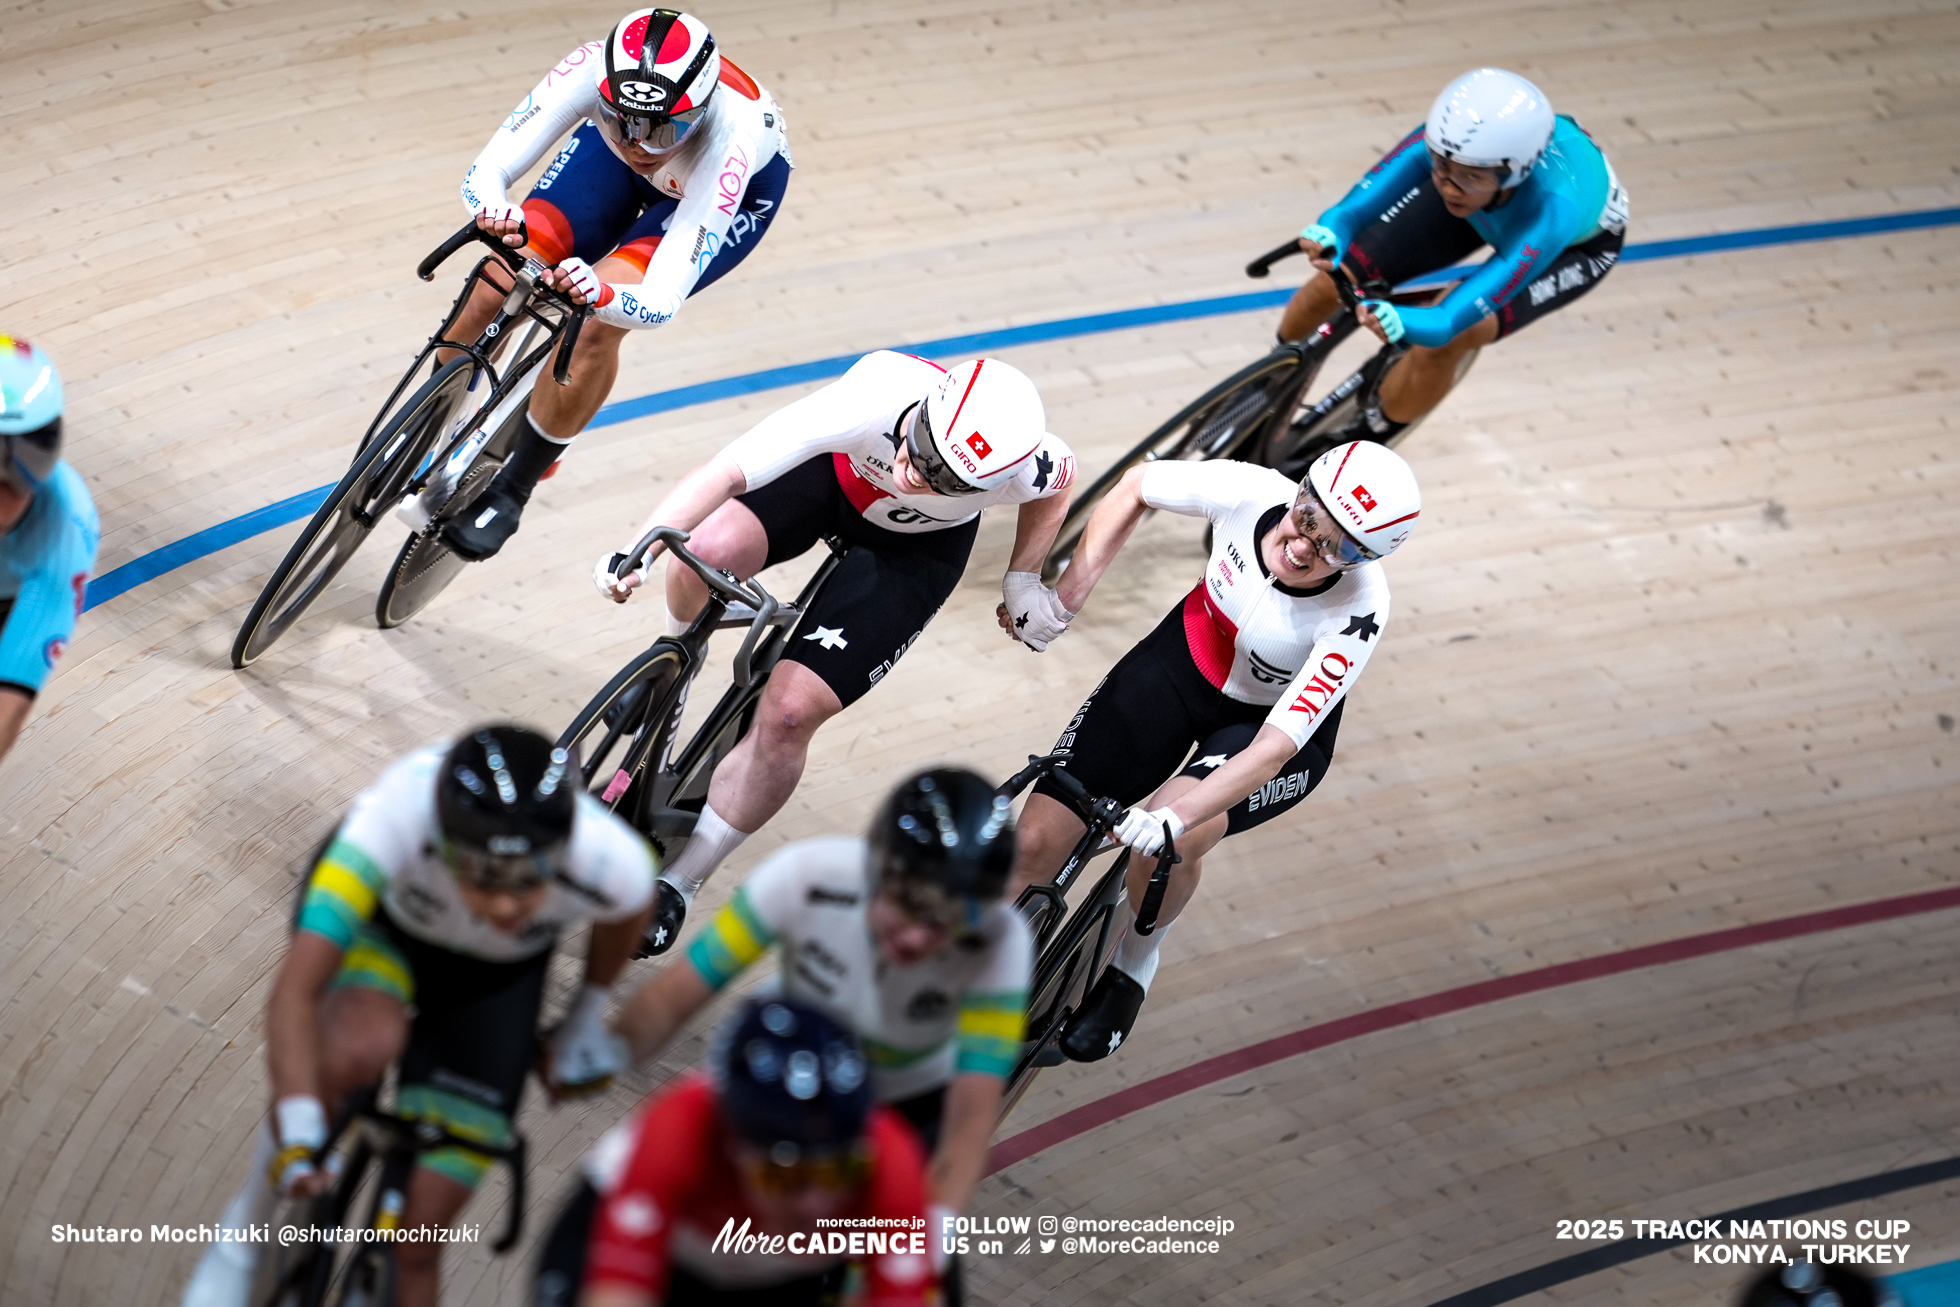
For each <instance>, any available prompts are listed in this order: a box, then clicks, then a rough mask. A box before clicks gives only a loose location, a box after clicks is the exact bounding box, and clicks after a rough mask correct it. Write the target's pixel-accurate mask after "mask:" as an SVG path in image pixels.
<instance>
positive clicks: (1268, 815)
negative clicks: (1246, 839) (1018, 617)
mask: <svg viewBox="0 0 1960 1307" xmlns="http://www.w3.org/2000/svg"><path fill="white" fill-rule="evenodd" d="M1421 506H1422V505H1421V496H1420V493H1419V491H1418V490H1417V488H1416V479H1415V475H1414V473H1412V472H1411V471H1410V470H1409V465H1408V464H1407V463H1405V462H1403V461H1402V456H1401V455H1399V454H1397V453H1396V452H1395V451H1394V450H1392V449H1388V448H1386V447H1384V446H1382V445H1379V444H1374V443H1372V442H1368V441H1354V442H1351V443H1349V444H1345V445H1340V446H1337V447H1336V448H1334V449H1332V450H1329V451H1328V452H1327V453H1325V454H1323V455H1322V456H1321V457H1320V458H1318V459H1316V460H1315V461H1314V464H1313V466H1312V467H1311V468H1309V469H1308V471H1307V475H1306V476H1305V477H1304V478H1302V479H1301V481H1300V483H1299V484H1298V485H1297V486H1296V485H1295V484H1294V483H1293V482H1292V481H1291V480H1290V479H1288V478H1287V477H1285V476H1282V475H1281V474H1280V473H1278V472H1275V471H1273V470H1272V469H1270V468H1262V467H1255V466H1253V465H1252V464H1250V463H1237V462H1231V461H1227V460H1223V459H1221V460H1217V461H1214V462H1207V463H1186V462H1178V461H1172V460H1165V461H1161V462H1152V463H1146V464H1144V465H1143V466H1142V467H1137V468H1132V469H1131V470H1130V471H1129V472H1127V473H1125V474H1124V475H1123V479H1122V480H1121V481H1119V482H1117V484H1116V485H1115V487H1114V488H1113V489H1111V491H1110V492H1109V494H1108V496H1107V497H1105V498H1104V499H1103V501H1102V503H1101V504H1099V505H1097V507H1096V512H1095V515H1094V516H1093V517H1091V518H1090V519H1089V525H1088V529H1087V530H1086V531H1084V532H1083V536H1082V545H1081V547H1080V548H1079V549H1077V550H1076V553H1075V559H1074V561H1073V562H1072V563H1071V564H1070V565H1069V569H1068V571H1067V572H1065V573H1064V574H1063V575H1062V581H1061V586H1060V587H1059V588H1060V590H1061V598H1062V602H1064V603H1065V604H1067V605H1068V606H1069V607H1070V608H1071V609H1079V608H1080V607H1081V606H1082V604H1083V603H1084V602H1086V601H1087V599H1088V597H1089V592H1090V590H1091V589H1093V588H1094V586H1095V584H1096V582H1097V581H1098V580H1100V579H1101V578H1102V575H1103V572H1104V571H1105V570H1107V569H1108V567H1109V565H1110V563H1111V561H1112V560H1113V559H1114V558H1115V557H1116V553H1117V551H1118V550H1119V549H1120V548H1122V545H1123V542H1124V541H1125V540H1127V539H1128V538H1129V536H1130V533H1131V532H1132V531H1134V530H1135V529H1136V525H1137V523H1138V522H1140V521H1142V520H1143V518H1144V515H1145V513H1146V512H1147V511H1148V510H1150V509H1163V510H1165V511H1168V512H1172V513H1183V514H1186V515H1188V516H1192V517H1203V518H1207V519H1209V521H1210V523H1211V529H1212V544H1211V557H1210V559H1209V560H1208V561H1207V562H1206V564H1205V570H1204V574H1203V575H1202V576H1201V577H1199V579H1198V584H1197V585H1195V586H1193V587H1192V589H1191V592H1190V593H1189V594H1188V595H1186V596H1185V597H1184V599H1183V601H1182V602H1180V603H1179V604H1178V605H1177V606H1176V607H1174V608H1172V609H1171V610H1170V612H1168V613H1166V614H1165V615H1164V620H1163V621H1161V622H1159V623H1158V624H1157V629H1156V630H1154V631H1152V632H1151V633H1150V634H1149V635H1147V636H1145V637H1144V638H1143V639H1142V640H1140V641H1138V642H1137V644H1136V646H1135V647H1134V648H1132V649H1131V650H1130V651H1129V652H1128V653H1126V654H1124V655H1123V657H1122V658H1121V659H1120V660H1119V661H1118V662H1117V664H1116V666H1114V667H1112V668H1111V669H1110V671H1109V675H1107V676H1105V677H1104V678H1103V679H1102V682H1101V684H1099V685H1098V686H1096V688H1095V689H1094V690H1092V691H1091V692H1090V694H1089V698H1088V700H1087V701H1086V702H1085V703H1084V704H1083V705H1082V707H1081V709H1080V710H1078V711H1077V713H1076V714H1075V718H1074V720H1072V721H1071V722H1069V724H1068V725H1067V726H1066V727H1065V728H1064V729H1063V732H1062V735H1061V738H1060V739H1058V740H1057V741H1056V742H1055V752H1057V753H1061V754H1065V755H1067V761H1066V763H1065V764H1064V766H1066V767H1067V769H1068V771H1069V774H1070V775H1071V776H1073V777H1074V778H1075V779H1076V780H1078V781H1080V782H1082V784H1083V786H1084V787H1085V788H1086V789H1087V790H1088V791H1089V793H1091V794H1098V795H1106V796H1108V797H1110V798H1113V799H1116V800H1117V801H1119V802H1121V803H1126V804H1136V805H1138V806H1136V807H1132V808H1131V809H1130V810H1129V812H1128V814H1127V815H1126V816H1125V817H1124V819H1123V821H1122V823H1121V824H1120V825H1119V826H1118V827H1117V828H1116V830H1115V832H1114V834H1115V837H1116V838H1117V839H1118V840H1120V841H1121V842H1123V843H1124V844H1127V845H1129V846H1130V847H1131V848H1132V849H1133V850H1135V851H1136V852H1137V853H1138V854H1140V855H1143V856H1141V857H1137V858H1134V859H1132V865H1131V869H1130V880H1129V885H1128V890H1129V902H1130V904H1131V905H1132V908H1131V916H1130V919H1129V926H1130V929H1129V931H1128V933H1127V934H1126V935H1125V936H1124V938H1123V940H1122V942H1121V943H1120V944H1118V945H1117V948H1116V952H1115V956H1114V960H1113V961H1112V963H1111V965H1110V966H1109V967H1108V969H1106V970H1105V971H1104V972H1103V974H1102V975H1101V977H1099V978H1098V979H1097V981H1096V983H1095V985H1094V987H1093V988H1091V989H1090V991H1089V993H1088V995H1087V997H1086V998H1085V999H1084V1000H1083V1004H1082V1007H1081V1009H1080V1010H1078V1011H1077V1012H1076V1013H1075V1014H1074V1016H1072V1017H1071V1018H1070V1020H1069V1023H1068V1025H1067V1026H1066V1027H1065V1028H1064V1030H1063V1033H1062V1040H1061V1047H1062V1051H1063V1052H1064V1053H1065V1054H1067V1055H1068V1056H1069V1057H1071V1058H1073V1059H1075V1060H1076V1061H1078V1062H1093V1061H1096V1060H1097V1059H1100V1058H1104V1057H1108V1056H1109V1055H1110V1054H1111V1053H1114V1052H1115V1051H1116V1050H1117V1048H1118V1047H1119V1046H1120V1045H1121V1044H1122V1043H1123V1041H1124V1040H1125V1039H1127V1038H1128V1037H1129V1034H1130V1030H1131V1029H1132V1027H1133V1026H1134V1025H1135V1024H1136V1019H1137V1013H1138V1012H1139V1011H1140V1010H1141V1009H1142V1007H1143V1000H1144V995H1145V994H1146V993H1147V992H1148V991H1149V988H1150V982H1151V980H1152V978H1153V977H1154V976H1155V975H1156V972H1157V950H1158V946H1159V944H1160V943H1161V942H1162V940H1163V938H1164V931H1165V929H1167V928H1168V926H1169V924H1170V923H1171V922H1172V921H1174V920H1176V918H1177V914H1178V913H1179V911H1181V910H1182V909H1183V907H1184V905H1185V904H1186V903H1187V902H1189V901H1190V898H1191V895H1192V894H1193V893H1194V892H1195V891H1196V890H1197V887H1198V876H1199V873H1200V871H1201V869H1202V866H1203V861H1204V857H1205V855H1206V854H1207V853H1208V852H1210V850H1211V849H1212V847H1213V846H1214V845H1216V844H1217V843H1218V842H1219V841H1220V840H1222V839H1224V838H1225V837H1226V836H1228V835H1236V834H1238V833H1239V832H1241V831H1245V830H1250V829H1251V828H1252V827H1254V826H1258V825H1260V824H1262V823H1264V822H1267V821H1270V820H1272V819H1273V818H1274V817H1277V816H1279V815H1281V814H1282V813H1285V812H1288V811H1290V810H1291V809H1292V808H1294V807H1296V806H1298V805H1299V803H1300V802H1301V801H1302V800H1304V799H1305V798H1306V797H1307V795H1308V794H1309V793H1311V792H1312V791H1313V789H1314V787H1315V786H1317V785H1319V784H1320V782H1321V781H1322V780H1324V779H1326V776H1327V769H1328V766H1329V764H1330V763H1331V762H1332V760H1333V756H1334V737H1335V734H1336V733H1337V732H1338V731H1339V730H1340V725H1341V714H1342V711H1343V709H1345V708H1346V706H1347V696H1348V695H1349V694H1350V693H1351V692H1352V691H1353V689H1354V683H1355V682H1356V681H1357V680H1358V679H1360V676H1361V670H1362V668H1363V667H1365V666H1366V665H1367V662H1368V658H1369V655H1371V654H1372V653H1373V652H1374V651H1375V648H1376V646H1377V645H1378V644H1379V643H1380V636H1381V632H1382V628H1383V627H1385V626H1387V625H1388V582H1387V580H1386V578H1384V577H1383V575H1382V567H1381V563H1380V562H1379V560H1380V559H1382V558H1385V557H1387V556H1388V554H1389V553H1391V552H1392V551H1394V550H1395V549H1396V548H1398V547H1399V546H1400V545H1401V544H1402V542H1403V541H1404V540H1406V539H1407V538H1408V536H1409V532H1410V531H1411V530H1413V529H1414V527H1415V522H1416V516H1417V514H1418V513H1419V512H1420V511H1421ZM1053 786H1054V782H1053V781H1051V780H1049V779H1047V778H1044V779H1042V780H1041V781H1039V782H1037V783H1036V785H1035V791H1034V793H1033V794H1030V795H1029V796H1028V801H1027V804H1026V806H1025V807H1023V808H1022V810H1021V825H1020V842H1019V848H1018V850H1017V857H1016V863H1017V865H1016V868H1015V881H1016V887H1017V888H1018V886H1021V885H1026V884H1031V883H1034V882H1035V881H1045V880H1049V879H1051V878H1052V877H1053V876H1054V874H1055V872H1056V871H1057V870H1059V869H1060V867H1061V865H1062V861H1063V859H1064V858H1065V857H1067V855H1068V851H1069V848H1070V847H1071V846H1072V845H1073V844H1074V843H1075V842H1076V841H1077V840H1079V839H1080V838H1081V837H1082V830H1083V826H1082V822H1081V820H1080V819H1079V818H1078V817H1077V816H1076V815H1075V813H1074V811H1073V810H1072V809H1070V808H1068V807H1067V806H1065V805H1064V803H1063V802H1062V801H1061V799H1059V798H1058V797H1055V796H1056V794H1057V793H1058V791H1055V790H1054V789H1053ZM1167 833H1168V835H1169V836H1170V838H1172V839H1173V840H1174V841H1175V842H1176V847H1177V852H1178V854H1179V856H1180V857H1181V858H1182V859H1183V861H1182V862H1181V863H1179V864H1178V865H1177V866H1175V867H1173V868H1172V869H1171V879H1170V885H1169V887H1168V889H1167V891H1166V893H1165V895H1164V900H1163V905H1162V909H1161V912H1160V914H1159V916H1158V926H1157V929H1156V931H1155V932H1154V933H1152V934H1149V935H1142V934H1139V933H1138V932H1137V930H1136V917H1135V915H1134V913H1135V905H1136V904H1138V903H1140V902H1142V897H1143V893H1144V885H1145V882H1146V880H1147V879H1148V876H1149V873H1150V869H1151V868H1150V862H1151V855H1154V854H1156V853H1157V852H1158V851H1159V850H1161V849H1162V848H1163V845H1164V840H1165V837H1166V834H1167Z"/></svg>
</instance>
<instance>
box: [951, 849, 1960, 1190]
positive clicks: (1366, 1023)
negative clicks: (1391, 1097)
mask: <svg viewBox="0 0 1960 1307" xmlns="http://www.w3.org/2000/svg"><path fill="white" fill-rule="evenodd" d="M1952 907H1960V887H1956V888H1953V889H1941V890H1933V891H1931V892H1929V893H1925V894H1908V895H1905V896H1904V897H1903V898H1896V899H1880V900H1879V901H1877V902H1876V903H1860V904H1855V905H1853V906H1851V907H1845V908H1831V909H1829V910H1827V911H1824V912H1808V913H1805V914H1804V915H1802V916H1798V917H1784V918H1782V919H1781V920H1778V921H1764V922H1759V923H1758V924H1756V925H1753V926H1736V927H1733V928H1731V929H1729V930H1717V931H1711V932H1710V933H1708V934H1706V935H1690V936H1689V937H1688V938H1686V939H1677V940H1670V941H1668V942H1667V943H1664V944H1648V945H1645V946H1643V947H1641V948H1630V949H1626V950H1624V951H1622V952H1619V953H1607V954H1604V955H1602V956H1600V957H1596V958H1581V959H1579V960H1578V961H1576V962H1561V963H1559V964H1558V965H1556V966H1550V967H1540V968H1539V969H1537V970H1536V971H1525V972H1521V973H1519V974H1518V975H1515V976H1500V977H1498V978H1497V979H1495V980H1482V981H1478V982H1477V983H1476V984H1474V985H1464V986H1462V987H1461V988H1458V989H1446V990H1444V991H1442V992H1441V993H1439V994H1428V995H1425V996H1423V997H1421V998H1413V999H1410V1000H1408V1001H1407V1002H1404V1003H1394V1004H1390V1005H1389V1006H1387V1007H1378V1008H1370V1009H1368V1010H1367V1011H1365V1012H1357V1013H1355V1014H1354V1015H1352V1016H1346V1017H1341V1018H1339V1019H1338V1020H1334V1021H1324V1022H1322V1023H1321V1024H1319V1025H1317V1026H1308V1027H1306V1028H1305V1029H1303V1030H1295V1031H1293V1032H1292V1033H1291V1034H1286V1035H1280V1036H1278V1037H1276V1038H1273V1039H1266V1040H1261V1041H1260V1042H1259V1043H1257V1044H1248V1045H1247V1046H1246V1047H1244V1048H1240V1049H1234V1050H1233V1051H1232V1052H1230V1053H1220V1054H1219V1055H1218V1056H1216V1057H1208V1058H1206V1059H1204V1060H1203V1061H1202V1062H1194V1063H1192V1064H1191V1065H1190V1066H1187V1067H1183V1068H1181V1069H1179V1070H1176V1071H1172V1072H1170V1073H1169V1074H1167V1075H1161V1076H1158V1077H1156V1078H1155V1079H1152V1080H1145V1081H1143V1082H1142V1083H1141V1084H1136V1085H1132V1086H1130V1087H1129V1088H1128V1089H1125V1090H1121V1091H1120V1092H1118V1093H1114V1094H1111V1095H1109V1096H1108V1097H1107V1098H1099V1099H1097V1100H1096V1101H1095V1102H1093V1103H1085V1104H1083V1105H1082V1106H1081V1107H1077V1108H1072V1109H1070V1110H1069V1111H1066V1112H1064V1113H1062V1114H1061V1115H1060V1116H1058V1117H1055V1118H1053V1119H1051V1120H1048V1121H1043V1122H1042V1123H1041V1124H1040V1125H1038V1126H1034V1127H1032V1128H1031V1129H1027V1130H1023V1131H1022V1132H1021V1133H1020V1134H1017V1135H1012V1136H1010V1137H1008V1138H1006V1139H1003V1140H1001V1141H1000V1142H999V1143H997V1144H995V1145H994V1148H993V1152H992V1153H991V1154H990V1155H989V1159H988V1160H989V1162H990V1163H991V1167H990V1169H989V1172H988V1173H989V1174H992V1173H993V1172H996V1171H1001V1170H1004V1169H1006V1168H1007V1167H1010V1166H1012V1165H1014V1163H1016V1162H1019V1161H1023V1160H1025V1159H1026V1158H1029V1157H1032V1156H1034V1155H1035V1154H1036V1153H1038V1152H1040V1151H1042V1150H1043V1149H1044V1148H1052V1147H1054V1146H1055V1145H1056V1144H1059V1143H1061V1142H1062V1141H1064V1140H1067V1139H1073V1138H1074V1137H1075V1136H1077V1135H1079V1134H1085V1133H1087V1132H1088V1131H1090V1130H1093V1129H1095V1128H1096V1127H1097V1126H1103V1125H1108V1124H1109V1123H1110V1122H1111V1121H1114V1120H1115V1119H1116V1118H1117V1117H1119V1116H1125V1115H1128V1114H1129V1113H1131V1112H1140V1111H1142V1110H1143V1109H1144V1108H1146V1107H1153V1106H1155V1105H1156V1104H1158V1103H1161V1102H1163V1101H1164V1100H1165V1099H1167V1098H1173V1097H1175V1096H1177V1095H1178V1094H1184V1093H1189V1092H1190V1091H1191V1090H1193V1089H1202V1088H1203V1087H1204V1086H1206V1085H1210V1084H1216V1083H1217V1082H1218V1081H1220V1080H1224V1079H1226V1078H1227V1077H1229V1076H1235V1075H1238V1074H1240V1073H1241V1072H1244V1071H1255V1070H1257V1069H1258V1068H1260V1067H1262V1066H1269V1065H1271V1064H1272V1063H1274V1062H1278V1061H1280V1060H1281V1059H1283V1058H1289V1057H1297V1056H1298V1055H1299V1054H1301V1053H1311V1052H1312V1051H1314V1050H1315V1049H1317V1048H1327V1047H1330V1046H1331V1045H1334V1044H1340V1043H1345V1042H1346V1041H1348V1040H1350V1039H1357V1038H1359V1037H1360V1036H1362V1035H1372V1034H1374V1033H1375V1032H1376V1031H1379V1030H1392V1029H1394V1028H1395V1027H1397V1026H1406V1025H1412V1024H1414V1023H1415V1022H1417V1021H1420V1020H1422V1019H1423V1018H1425V1017H1437V1016H1442V1015H1443V1014H1445V1013H1448V1012H1461V1011H1463V1010H1464V1009H1466V1008H1473V1007H1481V1006H1483V1005H1484V1004H1486V1003H1496V1002H1499V1001H1501V1000H1503V999H1507V998H1516V997H1518V996H1519V995H1521V994H1535V993H1538V992H1539V991H1541V990H1547V989H1557V988H1559V987H1560V986H1562V985H1574V984H1578V983H1579V982H1580V981H1585V980H1598V979H1599V978H1600V977H1602V976H1617V975H1620V974H1622V973H1624V972H1628V971H1638V970H1640V969H1641V968H1643V967H1656V966H1660V965H1661V964H1662V963H1665V962H1682V961H1686V960H1687V959H1689V958H1701V957H1707V956H1708V955H1710V954H1711V953H1727V952H1730V951H1731V950H1734V949H1741V948H1749V947H1752V946H1754V945H1757V944H1767V943H1770V942H1772V941H1775V940H1781V939H1795V938H1798V937H1799V936H1803V935H1817V934H1822V933H1823V932H1825V931H1829V930H1843V929H1845V928H1846V927H1848V926H1863V925H1867V924H1869V923H1871V922H1874V921H1890V920H1892V919H1894V918H1897V917H1912V916H1918V915H1920V914H1921V913H1926V912H1938V911H1941V910H1943V909H1946V908H1952Z"/></svg>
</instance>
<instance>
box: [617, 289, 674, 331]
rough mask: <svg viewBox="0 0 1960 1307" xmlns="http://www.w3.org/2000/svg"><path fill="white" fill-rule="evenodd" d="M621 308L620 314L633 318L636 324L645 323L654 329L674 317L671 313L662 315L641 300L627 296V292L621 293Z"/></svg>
mask: <svg viewBox="0 0 1960 1307" xmlns="http://www.w3.org/2000/svg"><path fill="white" fill-rule="evenodd" d="M619 308H620V312H622V313H624V314H625V315H626V316H627V317H629V318H632V319H633V320H634V321H635V322H644V323H646V324H647V325H648V326H652V327H657V326H659V325H660V324H661V323H663V322H666V321H667V320H668V319H670V318H672V317H673V316H674V315H673V314H671V313H662V312H661V311H660V310H659V309H656V308H653V307H652V306H650V305H646V304H642V303H640V301H639V300H637V299H635V298H633V296H631V295H629V294H627V293H626V292H625V291H621V292H620V293H619Z"/></svg>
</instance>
